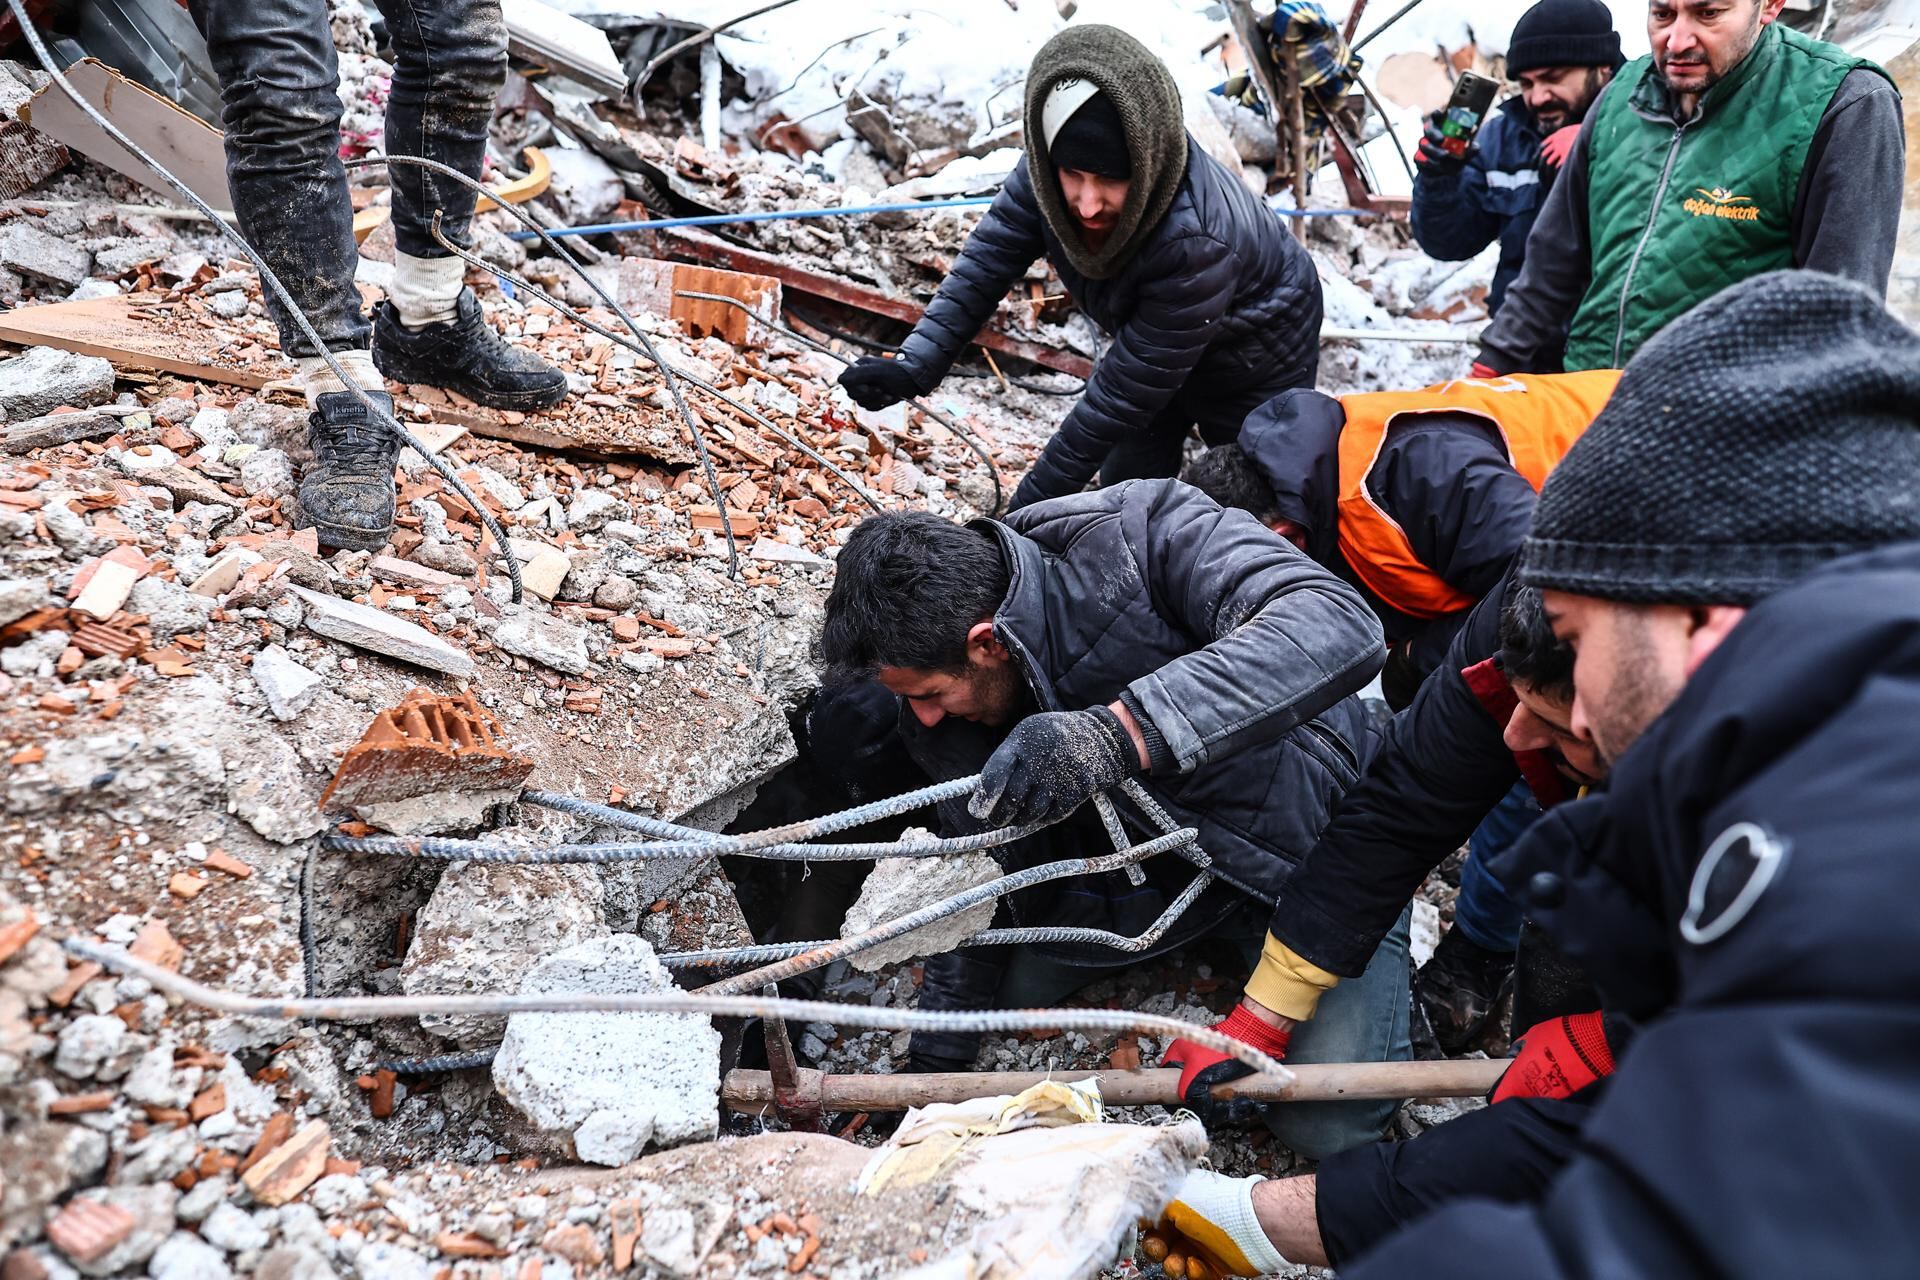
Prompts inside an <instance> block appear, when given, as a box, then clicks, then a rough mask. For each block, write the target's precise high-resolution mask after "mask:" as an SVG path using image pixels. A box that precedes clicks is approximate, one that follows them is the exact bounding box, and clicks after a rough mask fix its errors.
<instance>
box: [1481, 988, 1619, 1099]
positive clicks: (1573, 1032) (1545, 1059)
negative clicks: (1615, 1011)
mask: <svg viewBox="0 0 1920 1280" xmlns="http://www.w3.org/2000/svg"><path fill="white" fill-rule="evenodd" d="M1602 1016H1603V1015H1602V1014H1601V1013H1600V1011H1599V1010H1597V1009H1596V1010H1594V1011H1593V1012H1592V1013H1576V1014H1572V1015H1571V1016H1569V1017H1565V1018H1553V1019H1551V1020H1549V1021H1546V1022H1542V1023H1539V1024H1537V1025H1535V1026H1532V1027H1529V1028H1527V1033H1526V1034H1525V1035H1523V1036H1521V1037H1520V1039H1519V1041H1518V1047H1519V1050H1520V1051H1519V1052H1518V1053H1516V1054H1514V1055H1513V1065H1512V1066H1510V1067H1508V1068H1507V1070H1506V1073H1505V1074H1504V1075H1502V1076H1501V1077H1500V1083H1499V1084H1496V1085H1495V1086H1494V1087H1493V1096H1492V1098H1491V1099H1490V1100H1491V1101H1493V1102H1505V1101H1506V1100H1507V1099H1508V1098H1568V1097H1572V1096H1573V1095H1574V1094H1576V1093H1578V1092H1580V1091H1581V1090H1582V1089H1584V1088H1586V1087H1587V1086H1588V1085H1590V1084H1592V1083H1593V1082H1594V1081H1596V1080H1599V1079H1600V1078H1602V1077H1603V1076H1610V1075H1612V1074H1613V1050H1612V1049H1610V1048H1609V1047H1608V1046H1607V1032H1606V1028H1605V1027H1603V1026H1602V1025H1601V1019H1602Z"/></svg>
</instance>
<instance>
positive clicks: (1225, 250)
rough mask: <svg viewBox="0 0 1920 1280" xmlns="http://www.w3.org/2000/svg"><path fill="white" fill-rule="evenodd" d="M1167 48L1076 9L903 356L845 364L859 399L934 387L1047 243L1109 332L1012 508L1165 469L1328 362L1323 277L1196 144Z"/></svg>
mask: <svg viewBox="0 0 1920 1280" xmlns="http://www.w3.org/2000/svg"><path fill="white" fill-rule="evenodd" d="M1182 119H1183V117H1182V113H1181V106H1180V91H1179V89H1178V87H1177V86H1176V85H1175V84H1174V82H1173V77H1172V76H1171V75H1169V74H1168V72H1167V69H1166V67H1165V66H1164V65H1163V64H1162V63H1161V62H1160V60H1159V59H1158V58H1156V57H1154V56H1153V54H1152V53H1150V52H1148V50H1147V49H1146V47H1145V46H1143V45H1141V44H1140V43H1139V42H1138V41H1137V40H1135V39H1134V38H1133V37H1132V36H1129V35H1127V34H1126V33H1125V32H1124V31H1120V30H1118V29H1117V28H1114V27H1105V26H1099V25H1097V24H1088V25H1084V26H1076V27H1070V28H1068V29H1067V30H1065V31H1063V32H1061V33H1060V34H1059V35H1057V36H1055V37H1054V38H1053V39H1051V40H1049V41H1048V42H1047V43H1046V44H1045V45H1044V46H1043V47H1042V48H1041V50H1040V52H1039V53H1038V54H1037V55H1035V57H1034V60H1033V65H1032V67H1031V68H1030V69H1029V70H1028V72H1027V104H1026V137H1027V154H1026V156H1025V157H1024V158H1023V159H1022V160H1021V161H1020V164H1019V166H1018V167H1017V168H1015V169H1014V171H1013V173H1012V174H1011V175H1010V176H1009V177H1008V178H1007V181H1006V185H1005V186H1003V187H1002V188H1001V190H1000V195H999V197H998V198H997V199H995V200H994V202H993V205H992V207H991V208H989V209H988V210H987V213H986V216H985V217H983V218H982V219H981V220H980V225H979V226H978V227H976V228H974V231H973V234H972V236H970V237H969V238H968V240H967V244H966V248H965V249H964V250H962V252H961V254H960V258H959V261H957V262H956V263H954V266H953V271H952V273H951V274H949V275H948V277H947V279H946V280H945V281H944V282H943V283H942V284H941V286H940V291H939V293H938V294H936V295H935V296H934V299H933V302H932V303H931V304H929V305H928V307H927V313H926V315H925V316H924V317H923V318H922V319H921V321H920V323H919V324H918V325H916V326H915V327H914V331H913V332H912V333H911V334H910V335H908V337H907V340H906V341H905V342H903V343H902V344H901V346H900V351H899V355H898V357H897V358H895V359H891V360H888V359H884V358H881V357H878V356H869V357H867V358H866V359H863V360H861V361H859V362H858V363H857V364H855V365H853V366H852V367H851V368H849V369H848V370H847V371H846V372H845V373H843V374H842V375H841V377H840V382H841V385H843V386H844V387H846V389H847V393H848V394H849V395H851V396H852V397H853V398H854V399H855V400H856V401H858V402H859V403H860V404H862V405H864V406H865V407H867V408H869V409H883V408H885V407H887V406H888V405H890V404H894V403H896V402H898V401H900V400H904V399H906V398H908V397H909V396H914V395H919V394H923V393H925V392H928V391H931V390H933V388H934V386H935V385H937V384H938V383H939V381H940V379H941V378H943V377H944V376H945V375H946V372H947V370H948V369H949V368H950V367H952V365H953V362H954V360H955V359H957V358H958V357H959V355H960V353H961V351H962V350H963V349H964V348H965V347H966V345H967V343H969V342H970V341H972V340H973V337H974V335H975V334H977V333H979V332H980V330H981V328H982V327H983V326H984V325H985V324H986V322H987V320H988V319H989V318H990V317H991V316H992V315H993V311H994V308H995V307H996V306H997V305H999V302H1000V299H1002V298H1003V297H1005V296H1006V293H1007V290H1008V289H1009V288H1010V287H1011V286H1012V285H1013V284H1014V282H1015V281H1017V280H1019V279H1020V278H1021V277H1022V276H1023V275H1025V274H1026V271H1027V268H1028V267H1029V266H1030V265H1032V263H1033V260H1034V259H1035V258H1038V257H1039V256H1040V255H1041V254H1043V253H1044V254H1045V255H1046V256H1047V258H1048V260H1049V261H1050V262H1051V263H1052V264H1053V267H1054V269H1055V270H1056V271H1057V272H1059V274H1060V279H1061V281H1062V283H1064V284H1065V285H1066V288H1067V292H1068V293H1069V294H1071V295H1072V297H1073V300H1074V303H1075V305H1077V306H1078V307H1079V308H1080V309H1081V311H1083V312H1085V313H1086V315H1087V316H1088V317H1089V318H1090V319H1092V320H1093V321H1094V322H1095V323H1096V324H1098V325H1099V326H1100V328H1101V329H1102V330H1103V331H1104V332H1106V333H1108V334H1111V335H1112V337H1113V343H1112V345H1111V346H1110V347H1109V348H1108V350H1107V352H1106V354H1105V355H1104V356H1103V357H1102V358H1101V360H1100V364H1099V367H1098V368H1096V369H1095V370H1094V373H1093V377H1092V378H1091V379H1090V380H1089V381H1088V383H1087V388H1086V392H1085V394H1084V395H1082V396H1081V398H1080V400H1079V402H1078V403H1077V404H1075V405H1074V407H1073V409H1072V411H1071V412H1069V413H1068V414H1067V418H1066V421H1064V422H1063V423H1061V425H1060V429H1059V431H1058V432H1056V433H1055V435H1054V436H1053V438H1052V439H1051V440H1049V441H1048V442H1047V446H1046V449H1045V451H1044V452H1042V454H1041V455H1040V459H1039V461H1038V462H1036V463H1035V464H1034V468H1033V470H1032V471H1031V472H1030V473H1029V474H1028V475H1027V477H1026V478H1025V479H1024V480H1022V481H1021V483H1020V487H1019V488H1018V489H1017V490H1015V492H1014V496H1013V501H1012V504H1011V505H1012V508H1013V509H1015V510H1017V509H1018V508H1020V507H1023V506H1025V505H1027V504H1028V503H1030V502H1038V501H1041V500H1042V499H1045V498H1055V497H1060V496H1061V495H1063V494H1068V493H1073V492H1076V491H1078V490H1080V489H1082V488H1084V487H1085V486H1086V484H1087V482H1088V481H1089V480H1091V479H1093V476H1094V473H1095V472H1096V471H1097V472H1099V473H1100V478H1101V480H1102V481H1103V482H1104V483H1107V484H1112V483H1115V482H1117V481H1120V480H1131V479H1141V478H1150V477H1157V476H1171V475H1173V474H1175V473H1176V472H1177V471H1178V470H1179V467H1180V449H1181V445H1182V443H1183V441H1184V440H1185V439H1186V436H1187V433H1188V431H1189V430H1190V429H1191V428H1192V427H1193V426H1194V425H1196V424H1198V426H1199V428H1200V434H1201V436H1202V437H1203V438H1204V439H1206V441H1207V442H1208V443H1209V444H1220V443H1224V442H1226V441H1229V440H1232V439H1234V438H1235V436H1236V435H1237V434H1238V432H1239V430H1240V423H1241V420H1242V419H1244V418H1245V417H1246V416H1247V414H1248V413H1250V412H1252V411H1253V410H1254V409H1255V408H1256V407H1258V406H1259V405H1261V404H1264V403H1265V402H1266V401H1267V400H1269V399H1271V398H1272V397H1274V396H1276V395H1278V394H1279V393H1280V392H1282V391H1284V390H1286V389H1288V388H1289V387H1303V386H1312V385H1313V379H1314V374H1315V372H1316V371H1317V369H1318V368H1319V364H1320V318H1321V297H1320V278H1319V276H1318V275H1316V274H1315V272H1314V267H1313V260H1312V259H1311V258H1310V257H1308V255H1307V253H1306V251H1305V250H1304V249H1302V248H1301V247H1300V245H1299V244H1298V243H1297V242H1296V241H1295V240H1294V238H1293V236H1292V235H1291V234H1290V233H1289V232H1288V231H1287V229H1286V227H1285V226H1284V225H1283V224H1282V222H1281V220H1280V218H1279V217H1277V216H1276V215H1275V214H1274V213H1273V211H1272V210H1270V209H1268V208H1267V207H1266V206H1265V205H1264V204H1262V203H1261V201H1260V200H1259V198H1258V197H1256V196H1255V195H1253V193H1251V192H1250V191H1248V190H1247V188H1246V187H1245V185H1243V184H1242V183H1241V181H1240V179H1239V178H1238V177H1237V176H1235V175H1234V174H1232V173H1230V172H1228V171H1227V169H1226V167H1225V166H1224V165H1222V164H1221V163H1220V162H1219V161H1217V160H1215V159H1214V158H1213V157H1212V156H1209V155H1208V154H1207V153H1206V152H1205V151H1203V150H1201V149H1200V147H1199V145H1198V144H1196V143H1195V142H1194V141H1193V139H1192V138H1190V137H1189V136H1188V135H1187V131H1186V127H1185V125H1184V124H1183V123H1182Z"/></svg>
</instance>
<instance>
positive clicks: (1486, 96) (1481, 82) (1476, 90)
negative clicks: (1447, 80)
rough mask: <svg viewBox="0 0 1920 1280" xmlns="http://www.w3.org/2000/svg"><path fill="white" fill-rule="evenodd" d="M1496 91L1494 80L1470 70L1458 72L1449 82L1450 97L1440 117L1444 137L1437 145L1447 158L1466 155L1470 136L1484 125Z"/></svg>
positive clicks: (1498, 83)
mask: <svg viewBox="0 0 1920 1280" xmlns="http://www.w3.org/2000/svg"><path fill="white" fill-rule="evenodd" d="M1499 92H1500V82H1499V81H1497V80H1490V79H1488V78H1487V77H1486V76H1477V75H1475V74H1474V73H1473V72H1471V71H1462V72H1461V73H1460V78H1459V79H1458V80H1456V81H1454V82H1453V96H1452V97H1450V98H1448V99H1447V109H1446V111H1445V112H1444V113H1442V114H1441V117H1440V132H1441V133H1442V134H1443V135H1445V137H1444V140H1443V141H1442V142H1441V143H1440V146H1441V147H1442V148H1443V149H1444V150H1445V151H1446V152H1447V153H1448V154H1449V155H1455V156H1464V155H1465V154H1467V148H1468V147H1470V146H1472V145H1473V135H1474V134H1476V133H1478V132H1480V126H1481V125H1482V124H1484V123H1486V119H1487V111H1488V110H1489V109H1490V108H1491V107H1492V106H1493V99H1494V95H1495V94H1497V93H1499Z"/></svg>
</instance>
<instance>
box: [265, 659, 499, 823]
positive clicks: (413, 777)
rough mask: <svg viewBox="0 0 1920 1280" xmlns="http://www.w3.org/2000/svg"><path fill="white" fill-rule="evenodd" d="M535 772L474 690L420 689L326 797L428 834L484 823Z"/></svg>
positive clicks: (375, 733)
mask: <svg viewBox="0 0 1920 1280" xmlns="http://www.w3.org/2000/svg"><path fill="white" fill-rule="evenodd" d="M256 661H257V660H256ZM532 773H533V761H531V760H529V759H526V758H525V757H523V756H517V755H515V754H514V753H513V752H512V751H510V750H509V749H508V748H507V745H506V728H505V726H504V725H502V724H501V723H500V720H499V718H498V717H497V716H495V715H494V714H493V713H492V712H491V711H488V710H487V709H486V708H485V707H483V706H481V705H480V704H479V703H478V702H477V701H475V699H474V696H473V695H472V694H471V693H465V694H461V695H459V696H458V697H442V696H440V695H437V694H435V693H434V692H433V691H432V690H430V689H420V688H416V689H412V690H409V691H408V693H407V696H406V697H405V698H404V699H403V700H402V701H401V702H400V704H399V705H398V706H395V707H391V708H388V709H387V710H385V711H382V712H381V713H380V714H379V715H377V716H375V717H374V719H373V723H372V724H370V725H368V726H367V731H366V733H365V734H363V735H361V738H360V741H359V742H357V743H355V744H354V745H353V746H352V747H351V748H350V749H349V750H348V751H347V754H346V757H345V758H344V759H342V760H341V762H340V769H339V771H338V772H337V773H335V774H334V778H333V781H332V782H331V783H329V784H328V786H327V790H326V794H325V795H323V796H321V798H320V801H321V804H322V805H328V804H335V805H340V806H342V807H345V808H348V809H351V810H352V811H353V812H354V814H355V816H357V817H359V818H360V820H361V821H363V822H369V823H372V824H373V825H374V826H376V827H379V828H381V829H382V830H384V831H391V832H393V833H394V834H395V835H408V836H412V835H427V834H431V833H436V832H443V831H455V830H461V829H468V828H473V827H477V826H479V825H480V824H481V821H482V819H484V818H485V816H486V811H487V810H488V809H490V808H492V807H493V806H494V805H496V804H507V803H510V802H511V801H513V800H515V799H517V798H518V797H519V795H520V789H521V787H523V786H524V785H525V784H526V781H527V778H528V777H529V776H530V775H531V774H532Z"/></svg>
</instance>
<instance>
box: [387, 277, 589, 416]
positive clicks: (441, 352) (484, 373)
mask: <svg viewBox="0 0 1920 1280" xmlns="http://www.w3.org/2000/svg"><path fill="white" fill-rule="evenodd" d="M459 310H460V313H459V315H457V316H456V317H455V318H454V319H453V320H452V321H450V322H448V323H447V324H430V325H428V326H427V327H426V328H424V329H409V328H407V326H405V325H404V324H401V323H400V313H399V312H398V311H396V310H395V309H394V306H393V304H392V303H391V302H382V303H380V304H379V305H378V306H376V307H374V309H373V363H374V367H376V368H377V369H379V370H380V372H381V373H383V374H385V375H386V376H387V377H389V378H391V379H393V380H394V381H395V382H405V383H419V384H423V385H425V386H429V387H440V388H442V389H443V390H446V391H457V392H459V393H460V394H461V395H463V396H465V397H466V398H467V399H469V400H472V401H473V402H474V403H476V404H483V405H486V406H488V407H489V408H493V409H551V408H552V407H553V406H554V405H557V404H559V403H560V402H561V401H562V400H564V399H566V398H567V375H566V374H564V373H562V372H560V371H559V370H558V369H556V368H554V367H553V366H552V365H550V364H548V363H547V362H546V361H545V360H542V359H541V358H540V357H539V356H537V355H535V354H533V352H531V351H527V350H525V349H523V348H521V347H516V346H514V345H512V344H511V343H509V342H508V341H507V340H506V339H505V338H503V337H501V336H500V335H499V334H498V333H497V332H495V330H494V328H493V326H492V325H490V324H488V323H487V321H486V317H485V316H483V315H481V314H480V299H478V298H476V297H475V296H474V293H473V290H472V289H466V288H463V289H461V290H460V302H459Z"/></svg>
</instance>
